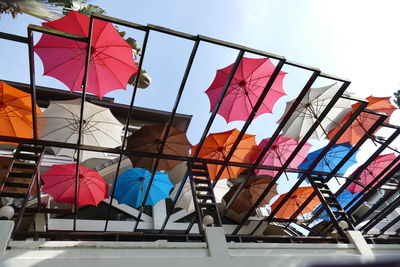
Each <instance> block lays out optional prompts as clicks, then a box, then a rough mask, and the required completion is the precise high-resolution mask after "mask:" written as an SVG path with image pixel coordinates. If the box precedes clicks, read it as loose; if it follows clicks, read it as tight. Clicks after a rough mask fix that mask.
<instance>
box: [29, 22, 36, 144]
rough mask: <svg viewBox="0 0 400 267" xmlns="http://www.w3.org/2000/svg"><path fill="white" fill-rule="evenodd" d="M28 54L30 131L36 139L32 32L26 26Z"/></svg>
mask: <svg viewBox="0 0 400 267" xmlns="http://www.w3.org/2000/svg"><path fill="white" fill-rule="evenodd" d="M28 56H29V79H30V82H31V105H32V131H33V139H35V140H36V139H37V117H36V81H35V59H34V58H35V57H34V54H33V32H32V30H31V29H30V28H28Z"/></svg>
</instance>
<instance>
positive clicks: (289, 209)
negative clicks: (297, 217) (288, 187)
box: [271, 186, 321, 218]
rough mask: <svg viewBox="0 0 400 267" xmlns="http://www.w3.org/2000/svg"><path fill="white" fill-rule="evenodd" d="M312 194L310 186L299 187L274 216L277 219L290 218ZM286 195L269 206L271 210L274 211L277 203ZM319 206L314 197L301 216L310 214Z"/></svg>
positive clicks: (283, 195)
mask: <svg viewBox="0 0 400 267" xmlns="http://www.w3.org/2000/svg"><path fill="white" fill-rule="evenodd" d="M313 192H314V189H313V188H312V187H311V186H307V187H299V188H297V189H296V190H295V191H294V192H293V194H292V196H291V197H290V198H289V199H288V200H287V201H286V202H285V204H284V205H283V206H282V208H280V209H279V211H278V212H277V213H276V214H275V217H277V218H290V217H291V216H292V215H293V214H294V213H295V212H296V211H297V209H298V208H299V207H300V206H301V205H302V204H303V202H304V201H306V199H307V198H308V197H309V196H310V195H311V194H312V193H313ZM286 194H287V193H285V194H282V195H280V196H279V198H278V199H277V200H276V201H275V202H274V204H272V205H271V210H272V211H274V210H275V209H276V207H277V206H278V204H279V203H281V201H282V200H283V198H284V197H285V196H286ZM319 204H321V202H320V201H319V199H318V197H317V196H315V197H314V198H313V200H312V201H311V202H310V203H309V204H308V205H307V206H306V207H305V208H304V209H303V211H302V212H301V214H302V215H303V214H306V213H310V212H312V211H313V210H315V208H316V207H317V206H318V205H319Z"/></svg>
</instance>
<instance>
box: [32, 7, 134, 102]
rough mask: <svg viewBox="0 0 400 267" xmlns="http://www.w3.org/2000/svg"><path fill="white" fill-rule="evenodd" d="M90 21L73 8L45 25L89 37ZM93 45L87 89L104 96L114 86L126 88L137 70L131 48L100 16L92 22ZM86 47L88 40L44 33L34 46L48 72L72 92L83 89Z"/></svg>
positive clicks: (45, 72) (47, 73) (113, 88)
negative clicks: (83, 41) (99, 18)
mask: <svg viewBox="0 0 400 267" xmlns="http://www.w3.org/2000/svg"><path fill="white" fill-rule="evenodd" d="M89 21H90V19H89V17H88V16H85V15H83V14H80V13H78V12H75V11H71V12H69V13H68V14H67V15H66V16H65V17H63V18H61V19H58V20H54V21H50V22H45V23H43V26H44V27H47V28H51V29H55V30H59V31H64V32H68V33H73V34H77V35H82V36H86V37H87V36H88V32H89ZM91 45H92V47H91V54H90V64H89V75H88V81H87V89H86V92H88V93H92V94H95V95H97V96H99V97H100V98H101V97H102V96H103V95H105V94H106V93H107V92H110V91H113V90H115V89H126V85H127V83H128V80H129V78H130V77H131V76H132V75H133V74H134V73H136V72H137V70H138V69H137V66H136V65H135V63H134V61H133V56H132V47H131V46H130V45H129V44H128V43H127V42H126V41H125V40H124V39H123V38H122V37H121V36H120V35H119V33H118V32H117V31H116V29H115V28H114V26H113V25H112V24H111V23H109V22H106V21H103V20H97V19H95V20H94V24H93V34H92V44H91ZM86 47H87V45H86V43H82V42H77V41H74V40H70V39H66V38H62V37H57V36H53V35H49V34H43V35H42V37H41V38H40V40H39V42H38V43H37V44H36V45H35V48H34V49H35V52H36V53H37V54H38V56H39V57H40V58H41V60H42V62H43V65H44V74H45V75H48V76H51V77H54V78H56V79H58V80H60V81H61V82H63V83H64V84H65V85H66V86H68V88H69V89H70V90H71V91H82V82H83V81H82V79H83V74H84V68H85V62H86Z"/></svg>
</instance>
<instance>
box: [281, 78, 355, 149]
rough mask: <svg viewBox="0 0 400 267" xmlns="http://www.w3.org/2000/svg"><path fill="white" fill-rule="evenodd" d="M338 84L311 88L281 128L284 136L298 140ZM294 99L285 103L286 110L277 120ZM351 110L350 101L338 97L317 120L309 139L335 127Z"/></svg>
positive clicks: (319, 113)
mask: <svg viewBox="0 0 400 267" xmlns="http://www.w3.org/2000/svg"><path fill="white" fill-rule="evenodd" d="M339 88H340V86H339V84H337V83H335V84H332V85H329V86H325V87H320V88H311V89H310V90H309V91H308V92H307V94H306V95H305V96H304V98H303V99H302V100H301V102H300V104H299V105H298V106H297V108H296V110H295V111H294V112H293V114H292V115H291V116H290V118H289V119H288V121H287V122H286V123H285V126H284V127H283V129H282V132H283V136H284V137H290V138H293V139H294V140H296V141H299V140H300V139H301V138H303V137H304V135H305V134H306V133H307V132H308V130H309V129H310V128H311V126H312V125H313V124H314V123H315V122H316V121H317V119H318V117H319V116H320V115H321V113H322V112H323V111H324V110H325V108H326V106H327V105H328V104H329V102H330V101H331V100H332V98H333V97H334V95H335V94H336V93H337V91H338V90H339ZM294 101H295V100H292V101H289V102H287V104H286V110H285V113H284V114H283V116H282V118H281V119H280V120H279V122H281V121H282V119H283V117H284V116H285V115H286V113H287V112H288V111H289V109H290V108H291V106H292V105H293V103H294ZM350 110H351V101H350V100H347V99H344V98H339V100H338V101H337V102H336V104H335V105H334V106H333V108H332V109H331V110H330V111H329V113H328V115H327V116H326V117H325V118H324V119H323V120H322V121H320V122H319V127H317V128H316V130H315V131H314V132H313V133H312V135H311V137H310V139H320V138H321V137H322V136H324V135H326V133H327V132H328V131H329V130H331V129H333V128H335V127H337V126H338V125H339V124H340V122H341V120H342V119H343V117H344V116H345V115H346V114H347V113H348V112H349V111H350Z"/></svg>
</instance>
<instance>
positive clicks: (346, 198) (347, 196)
mask: <svg viewBox="0 0 400 267" xmlns="http://www.w3.org/2000/svg"><path fill="white" fill-rule="evenodd" d="M357 194H358V193H355V194H354V195H353V194H352V193H350V192H349V191H347V190H344V191H343V192H342V193H341V194H340V195H339V196H338V197H337V198H336V199H337V201H338V202H339V204H340V206H342V208H344V207H345V206H346V205H347V204H349V203H350V201H351V200H352V199H353V198H355V197H356V196H357ZM354 204H355V203H354ZM354 204H353V205H354ZM353 205H352V206H353ZM321 208H322V204H320V205H318V207H317V208H316V209H315V210H314V211H313V212H312V213H313V214H316V213H317V212H318V211H319V210H320V209H321ZM349 208H350V207H349ZM332 209H333V210H336V208H335V207H332ZM318 218H320V219H322V220H329V216H328V213H327V212H326V211H323V212H321V214H319V216H318Z"/></svg>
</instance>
